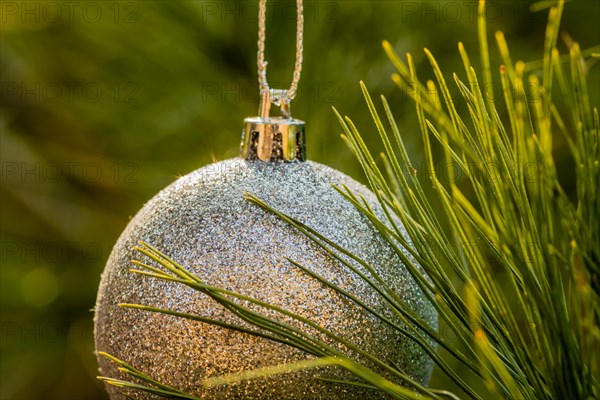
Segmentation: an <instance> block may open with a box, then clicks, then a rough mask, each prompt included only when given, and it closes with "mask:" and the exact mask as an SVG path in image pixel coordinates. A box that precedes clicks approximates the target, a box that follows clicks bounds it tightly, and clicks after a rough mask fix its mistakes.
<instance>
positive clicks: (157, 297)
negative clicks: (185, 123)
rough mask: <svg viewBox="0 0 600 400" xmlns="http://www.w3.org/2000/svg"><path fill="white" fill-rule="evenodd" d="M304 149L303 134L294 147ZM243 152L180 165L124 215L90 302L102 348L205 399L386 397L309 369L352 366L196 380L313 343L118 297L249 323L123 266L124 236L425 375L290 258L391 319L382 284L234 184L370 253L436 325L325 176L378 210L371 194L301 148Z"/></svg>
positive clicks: (415, 355)
mask: <svg viewBox="0 0 600 400" xmlns="http://www.w3.org/2000/svg"><path fill="white" fill-rule="evenodd" d="M255 139H256V138H255ZM300 151H302V149H301V148H300V147H298V154H300ZM250 153H252V152H250ZM252 154H254V156H252ZM252 154H250V155H249V153H248V152H247V153H246V157H247V158H250V159H251V160H247V159H241V158H236V159H231V160H227V161H222V162H218V163H215V164H212V165H208V166H206V167H204V168H201V169H199V170H197V171H195V172H192V173H191V174H189V175H187V176H184V177H182V178H180V179H178V180H177V181H176V182H174V183H173V184H171V185H170V186H168V187H167V188H165V189H164V190H162V191H161V192H160V193H159V194H158V195H156V196H155V197H154V198H153V199H152V200H150V201H149V202H148V203H147V204H146V205H145V206H144V207H143V208H142V209H141V210H140V211H139V212H138V214H137V215H136V216H135V217H134V218H133V219H132V220H131V222H130V223H129V225H128V226H127V228H126V229H125V231H124V232H123V234H122V235H121V237H120V239H119V240H118V242H117V244H116V245H115V247H114V249H113V252H112V254H111V255H110V258H109V260H108V263H107V266H106V269H105V270H104V273H103V275H102V280H101V283H100V288H99V292H98V299H97V303H96V308H95V340H96V349H97V351H103V352H107V353H110V354H112V355H114V356H116V357H118V358H120V359H122V360H124V361H126V362H127V363H129V364H131V365H133V366H134V367H136V368H137V369H139V370H141V371H143V372H144V373H146V374H148V375H149V376H151V377H152V378H153V379H155V380H157V381H159V382H161V383H165V384H168V385H171V386H174V387H176V388H178V389H180V390H182V391H184V392H186V393H189V394H193V395H196V396H198V397H200V398H202V399H219V400H228V399H295V400H296V399H377V398H383V397H382V396H381V395H379V394H378V392H376V391H373V390H370V389H366V388H360V387H354V386H348V385H341V384H333V383H328V382H325V381H323V380H319V379H318V378H319V377H324V378H334V379H344V380H348V379H351V380H352V379H354V380H355V379H356V378H353V377H352V376H351V375H350V374H349V373H348V372H346V371H344V370H342V369H340V368H337V367H324V368H318V369H311V370H304V371H300V372H292V373H287V374H281V375H277V376H273V377H269V378H265V379H259V380H252V381H244V382H240V383H236V384H232V385H227V386H220V387H215V388H210V389H207V388H204V387H203V386H202V381H203V379H205V378H207V377H213V376H219V375H223V374H227V373H233V372H240V371H247V370H252V369H257V368H261V367H266V366H273V365H279V364H283V363H289V362H294V361H298V360H302V359H307V358H310V357H312V356H310V355H308V354H306V353H304V352H302V351H300V350H298V349H295V348H292V347H290V346H286V345H284V344H281V343H276V342H274V341H270V340H267V339H262V338H257V337H254V336H250V335H247V334H243V333H239V332H235V331H231V330H227V329H225V328H221V327H217V326H215V325H211V324H208V323H203V322H199V321H191V320H188V319H184V318H178V317H174V316H168V315H164V314H159V313H153V312H148V311H140V310H135V309H128V308H122V307H119V306H118V304H119V303H137V304H143V305H149V306H153V307H158V308H165V309H171V310H175V311H179V312H185V313H191V314H197V315H202V316H204V317H208V318H213V319H219V320H222V321H225V322H229V323H235V324H242V325H244V324H245V323H244V322H243V321H241V320H239V319H238V318H237V317H235V316H233V315H232V314H231V313H229V312H228V311H227V310H225V309H224V308H223V307H221V306H220V305H218V304H217V303H215V302H214V301H213V300H212V299H210V298H209V297H208V296H206V295H204V294H201V293H199V292H197V291H194V290H192V289H190V288H188V287H186V286H183V285H180V284H177V283H173V282H167V281H162V280H158V279H155V278H150V277H145V276H142V275H139V274H135V273H131V272H130V271H129V270H130V268H131V267H132V264H131V260H132V259H140V255H139V253H134V251H133V249H132V248H133V246H134V245H135V244H136V243H137V241H139V240H143V241H145V242H147V243H150V244H152V245H153V246H155V247H157V248H158V249H160V250H161V251H163V252H164V253H165V254H167V255H168V256H169V257H171V258H172V259H174V260H175V261H177V262H178V263H180V264H181V265H183V266H185V267H186V268H188V269H189V270H190V271H191V272H193V273H194V274H196V275H197V276H198V277H200V278H201V279H203V280H204V281H205V282H207V283H209V284H212V285H215V286H218V287H222V288H225V289H228V290H233V291H236V292H239V293H241V294H244V295H247V296H250V297H253V298H256V299H259V300H262V301H265V302H268V303H271V304H274V305H276V306H279V307H282V308H285V309H287V310H290V311H292V312H294V313H297V314H299V315H301V316H302V317H305V318H309V319H311V320H313V321H315V322H316V323H317V324H319V325H320V326H322V327H325V328H327V329H329V330H331V331H332V332H333V333H335V334H337V335H339V336H341V337H344V338H345V339H347V340H349V341H351V342H353V343H355V344H356V345H358V346H360V347H361V348H363V349H365V350H366V351H368V352H370V353H372V354H374V355H375V356H377V357H378V358H380V359H383V360H386V361H388V362H393V363H395V364H396V365H398V366H400V367H401V368H402V369H403V370H404V371H405V372H407V373H408V374H410V375H411V376H412V377H413V378H414V379H415V380H416V381H417V382H420V383H422V384H427V382H428V381H429V378H430V375H431V370H432V367H433V365H432V361H431V359H430V358H428V356H427V355H426V354H425V353H424V352H423V351H422V349H420V348H419V347H418V346H417V345H416V344H415V343H413V342H411V341H410V340H409V339H408V338H406V337H405V336H402V335H401V334H400V333H398V332H397V331H394V330H393V329H391V328H390V327H389V326H388V325H386V324H384V323H382V322H381V321H380V320H379V319H377V318H375V317H374V316H373V315H371V314H369V313H367V312H366V311H365V310H364V309H362V308H360V307H358V306H357V305H355V304H354V303H352V302H351V301H349V300H348V299H346V298H344V297H343V296H341V295H340V294H338V293H336V292H335V291H333V290H332V289H329V288H327V287H326V286H325V285H324V284H322V283H320V282H319V281H317V280H316V279H314V278H311V277H310V276H308V275H307V274H305V273H304V272H303V271H301V270H300V269H299V268H297V267H295V266H294V265H292V264H291V263H290V262H289V261H287V260H286V258H289V259H292V260H294V261H296V262H298V263H299V264H301V265H304V266H306V267H307V268H309V269H311V270H312V271H314V272H315V273H317V274H318V275H321V276H323V277H325V278H326V279H328V280H329V281H331V282H333V283H335V284H336V285H338V286H340V287H341V288H342V289H344V290H346V291H348V292H350V293H352V294H353V295H355V296H357V297H358V298H360V299H361V300H362V301H363V302H364V303H366V304H368V305H369V306H371V307H372V308H374V309H375V310H377V311H378V312H380V313H382V314H384V315H386V316H388V317H390V318H391V319H394V318H395V317H394V316H393V314H392V313H391V312H390V310H389V309H388V308H387V307H386V306H385V303H384V301H383V300H382V299H381V297H380V296H378V295H377V294H376V292H375V291H374V290H373V289H372V288H371V287H370V286H369V285H368V284H367V283H365V282H364V281H363V280H362V279H361V278H360V277H359V276H358V275H356V274H355V273H353V272H352V271H350V270H349V269H348V268H347V267H345V266H343V265H342V264H341V263H339V262H337V261H335V260H333V259H332V258H331V257H329V256H328V255H327V253H326V252H325V251H324V250H323V249H321V248H320V247H318V246H317V245H316V244H315V243H313V242H312V241H311V240H310V239H308V238H307V237H306V236H304V235H303V234H301V233H300V232H298V231H297V230H295V229H294V228H293V227H291V226H290V225H288V224H287V223H286V222H284V221H282V220H280V219H279V218H277V217H276V216H275V215H272V214H270V213H268V212H266V211H264V210H263V209H261V208H260V207H258V206H256V205H254V204H252V203H251V202H249V201H247V200H245V199H244V198H243V194H244V192H249V193H251V194H253V195H255V196H257V197H258V198H260V199H262V200H263V201H265V202H266V203H267V204H269V205H271V206H272V207H274V208H275V209H277V210H279V211H281V212H283V213H285V214H287V215H290V216H291V217H293V218H295V219H298V220H300V221H301V222H302V223H304V224H306V225H308V226H309V227H311V228H313V229H314V230H316V231H317V232H319V233H321V234H322V235H324V236H325V237H327V238H328V239H330V240H332V241H333V242H335V243H337V244H339V245H340V246H342V247H344V248H345V249H347V250H349V251H350V252H352V253H353V254H355V255H357V256H359V257H360V258H361V259H363V260H365V261H366V262H368V263H369V264H370V265H372V266H373V267H374V268H375V269H376V271H377V272H378V273H379V274H380V275H381V276H382V277H383V278H384V279H385V280H386V282H387V283H388V284H389V285H390V286H391V287H392V288H393V290H394V291H395V292H396V293H397V295H398V296H399V297H400V298H401V299H402V300H403V301H404V302H406V304H407V305H409V306H410V307H411V308H412V309H413V310H415V311H416V312H417V314H418V315H420V316H421V317H422V318H423V319H424V320H426V321H428V322H429V324H430V325H431V326H432V327H434V328H436V327H437V314H436V312H435V309H434V308H433V306H432V305H431V304H430V303H429V302H428V301H427V299H426V298H425V296H424V295H423V293H422V292H421V291H420V290H419V288H418V287H417V285H416V284H415V282H414V281H413V280H412V278H411V277H410V274H409V272H408V271H407V269H406V267H405V266H403V264H402V263H401V261H400V259H399V257H398V256H397V255H396V254H395V253H394V252H393V250H392V249H391V247H390V246H389V244H387V243H386V242H385V240H384V239H383V238H381V237H380V236H379V234H378V233H377V232H376V230H375V228H374V227H373V226H372V225H371V224H370V223H369V222H368V220H367V219H366V217H365V216H363V215H362V214H360V213H359V212H358V211H357V210H356V209H355V208H354V207H353V205H352V204H351V203H349V202H348V201H347V200H346V199H345V198H344V197H343V196H342V195H340V194H339V193H338V192H336V191H335V190H334V189H333V188H332V187H331V184H336V185H346V186H347V187H348V188H349V189H351V190H352V191H353V192H355V193H356V194H359V195H362V196H364V197H365V199H366V200H367V201H368V202H369V203H370V204H371V206H372V207H373V208H374V209H375V210H376V212H378V213H380V214H382V211H381V208H380V207H379V205H378V204H377V200H376V198H375V196H374V195H373V194H372V193H371V192H370V191H369V190H368V189H366V188H365V187H364V186H362V185H361V184H359V183H357V182H356V181H354V180H353V179H351V178H349V177H348V176H346V175H344V174H342V173H341V172H339V171H336V170H334V169H332V168H329V167H327V166H324V165H321V164H317V163H314V162H310V161H307V162H299V161H295V162H280V161H277V162H263V161H260V160H252V158H256V157H255V156H256V155H257V153H256V152H254V153H252ZM277 154H278V155H277V157H279V156H281V154H280V153H277ZM382 217H383V216H382ZM358 268H359V269H361V270H363V271H364V269H363V268H362V267H360V266H358ZM365 273H366V274H367V275H368V273H367V272H366V271H365ZM263 311H264V310H263ZM400 324H401V323H400ZM246 326H247V325H246ZM330 343H331V341H330ZM332 344H333V343H332ZM333 345H334V346H336V345H335V344H333ZM337 347H338V348H340V349H342V350H345V349H343V348H342V347H340V346H339V345H337ZM345 351H347V350H345ZM98 361H99V364H100V372H101V374H102V375H103V376H108V377H113V378H119V379H130V377H128V376H125V375H124V374H122V373H121V372H119V371H118V369H117V366H116V365H115V364H114V363H112V362H111V361H110V360H107V359H106V358H104V357H98ZM106 388H107V391H108V393H109V394H110V397H111V399H122V398H125V396H124V395H123V394H122V391H121V390H122V389H119V388H116V387H113V386H110V385H107V387H106ZM130 394H132V395H133V396H134V397H135V398H140V399H150V398H155V397H153V396H152V395H149V394H145V393H141V392H135V393H133V392H130Z"/></svg>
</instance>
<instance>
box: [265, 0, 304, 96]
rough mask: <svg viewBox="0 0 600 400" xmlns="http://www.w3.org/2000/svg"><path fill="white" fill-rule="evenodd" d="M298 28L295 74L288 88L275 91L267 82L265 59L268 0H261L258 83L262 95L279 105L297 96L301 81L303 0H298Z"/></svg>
mask: <svg viewBox="0 0 600 400" xmlns="http://www.w3.org/2000/svg"><path fill="white" fill-rule="evenodd" d="M297 9H298V17H297V28H296V64H295V66H294V76H293V79H292V83H291V85H290V88H289V89H288V90H282V91H275V90H271V89H270V88H269V83H268V82H267V64H268V63H267V62H266V61H265V37H266V16H267V0H260V1H259V4H258V57H257V62H258V83H259V84H260V93H261V96H263V97H264V96H269V97H270V101H271V102H272V103H275V104H277V105H279V103H280V102H281V104H289V103H290V102H291V101H292V100H294V98H295V97H296V93H297V92H298V82H299V81H300V72H302V49H303V44H302V34H303V33H304V7H303V5H302V0H297Z"/></svg>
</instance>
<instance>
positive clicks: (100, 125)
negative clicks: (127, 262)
mask: <svg viewBox="0 0 600 400" xmlns="http://www.w3.org/2000/svg"><path fill="white" fill-rule="evenodd" d="M533 3H534V2H533V1H490V2H489V4H488V16H487V17H488V23H489V33H490V43H491V45H490V47H491V49H493V50H495V45H494V42H493V32H494V31H496V30H498V29H501V30H503V31H504V32H505V34H506V37H507V40H508V42H509V45H510V47H511V51H512V56H513V59H514V60H519V59H521V60H525V61H535V60H539V59H541V56H542V48H543V47H542V46H543V40H544V28H545V23H546V12H545V11H541V12H537V13H532V12H531V6H532V4H533ZM547 3H550V4H551V3H553V2H552V1H550V2H547ZM476 7H477V6H476V2H475V1H473V0H458V1H393V0H386V1H372V0H360V1H329V0H321V1H314V0H313V1H311V0H308V1H305V44H304V49H305V53H304V59H305V61H304V69H303V72H302V80H301V84H300V93H299V96H298V97H297V99H296V101H295V102H294V103H293V110H292V111H293V115H294V116H295V117H297V118H300V119H304V120H305V121H307V124H308V131H307V133H308V154H309V157H310V158H311V159H313V160H315V161H318V162H321V163H324V164H328V165H331V166H334V167H335V168H337V169H340V170H342V171H344V172H346V173H348V174H349V175H351V176H353V177H355V178H356V179H358V180H363V177H362V175H361V172H360V169H359V166H358V165H357V163H356V162H355V161H354V159H353V158H352V155H351V153H350V152H349V151H348V149H347V148H346V147H345V145H344V144H343V142H342V141H341V140H340V138H339V133H340V127H339V126H338V124H337V122H336V120H335V118H334V115H333V113H332V111H331V107H332V106H335V107H336V108H338V109H339V110H340V111H341V112H342V113H344V114H347V115H349V116H351V117H352V118H353V119H354V120H355V121H356V122H357V124H358V126H359V128H360V129H361V130H362V131H363V133H364V134H365V136H366V139H367V141H368V142H369V143H370V144H371V145H373V146H374V147H375V148H377V146H378V144H377V140H376V133H375V130H374V127H373V125H372V123H371V122H370V118H369V115H368V110H367V108H366V105H365V104H364V102H363V100H362V97H361V93H360V89H359V87H358V82H359V80H361V79H362V80H364V81H365V82H366V84H367V85H368V87H369V88H370V90H371V91H372V93H373V94H376V95H378V94H385V95H386V96H387V97H388V98H389V100H390V102H391V105H392V108H393V109H394V111H395V114H396V118H397V120H398V124H399V126H400V127H401V130H402V132H403V133H404V135H405V137H406V138H407V141H408V143H409V147H410V149H409V150H410V151H411V154H412V155H413V157H414V160H415V164H416V165H417V166H418V165H419V163H420V162H421V156H420V147H419V146H420V144H419V139H418V138H419V135H418V133H417V132H418V131H417V127H416V120H415V115H414V112H413V106H412V104H411V103H410V101H409V100H408V99H407V98H406V96H404V95H402V93H401V92H400V91H399V90H398V88H396V87H394V85H393V84H392V82H391V80H390V74H391V73H392V72H393V68H392V66H391V64H390V62H389V61H388V60H387V59H386V57H385V55H384V53H383V50H382V48H381V41H382V40H384V39H387V40H389V41H390V42H391V43H392V44H393V45H394V47H395V48H396V50H397V51H398V52H399V53H400V54H404V53H406V52H411V53H413V55H414V58H415V62H416V64H417V67H418V70H419V75H420V77H422V78H425V79H427V78H430V77H432V74H431V72H430V70H429V68H428V62H427V60H426V59H425V58H424V54H423V51H422V49H423V48H424V47H427V48H428V49H430V50H431V51H432V52H433V53H434V54H435V55H436V57H437V59H438V61H439V63H440V65H441V67H442V68H443V70H444V71H446V73H447V75H448V76H451V75H450V74H451V73H452V72H454V71H456V72H458V73H459V75H460V76H461V77H464V73H462V67H461V65H460V58H459V56H458V52H457V42H458V41H462V42H463V43H464V44H465V47H466V48H467V50H468V51H470V52H471V57H472V59H473V61H474V64H475V65H479V64H478V62H477V61H478V60H477V57H476V54H477V41H476V20H475V18H476ZM268 10H269V11H268V26H267V60H268V61H269V62H270V64H269V66H270V68H269V75H268V76H269V81H270V83H271V87H278V88H283V87H287V86H288V84H289V80H290V78H291V73H292V69H293V63H294V35H295V2H294V1H292V0H288V1H273V2H270V3H269V8H268ZM599 20H600V2H597V1H595V0H589V1H588V0H580V1H572V2H569V3H568V4H567V7H566V10H565V15H564V22H563V25H562V36H561V38H560V39H559V40H560V43H561V44H560V47H561V49H562V51H563V52H566V51H568V46H569V44H570V41H571V40H576V41H578V42H580V43H581V46H582V48H583V49H587V48H590V47H592V46H596V45H598V43H599V42H600V28H599V24H598V21H599ZM0 32H1V35H2V38H1V56H0V67H1V74H2V78H1V79H2V88H1V89H2V92H1V101H2V112H1V116H0V128H1V153H0V154H1V166H2V169H1V185H2V188H1V190H0V195H1V209H0V210H1V230H2V231H1V232H2V238H1V249H2V255H1V270H0V277H1V294H0V299H1V302H2V315H1V338H0V352H1V356H2V360H1V367H0V374H1V375H0V398H1V399H96V398H98V399H102V398H105V394H104V391H103V388H102V385H101V384H100V383H99V382H98V381H97V380H96V378H95V377H96V375H97V367H96V360H95V357H94V354H93V350H94V349H93V333H92V317H93V313H92V311H91V309H92V308H93V306H94V302H95V297H96V289H97V286H98V282H99V279H100V273H101V272H102V269H103V267H104V263H105V261H106V259H107V257H108V255H109V252H110V250H111V247H112V245H113V243H114V242H115V241H116V239H117V238H118V236H119V234H120V232H121V231H122V229H123V228H124V227H125V225H126V224H127V222H128V220H129V219H130V218H131V216H133V215H134V214H135V213H136V211H137V210H138V209H139V208H140V207H141V206H142V204H143V203H144V202H145V201H146V200H147V199H149V198H150V197H152V196H153V195H154V194H155V193H156V192H157V191H159V190H160V189H161V188H163V187H164V186H166V185H167V184H169V183H170V182H172V181H173V180H174V179H176V178H177V177H178V176H181V175H183V174H186V173H188V172H190V171H192V170H194V169H196V168H199V167H201V166H203V165H205V164H207V163H210V162H213V161H216V160H223V159H226V158H230V157H235V156H237V154H238V149H239V140H240V133H241V127H242V120H243V118H244V117H246V116H252V115H255V114H256V113H257V109H258V85H257V78H256V36H257V1H230V0H226V1H203V0H187V1H180V0H172V1H161V0H156V1H148V0H145V1H135V0H134V1H127V0H123V1H83V0H80V1H77V2H71V1H3V2H2V3H1V31H0ZM492 63H493V65H498V64H499V60H498V58H497V57H494V58H493V59H492ZM592 68H595V70H592V71H595V72H594V73H591V74H590V79H591V83H592V90H591V95H592V100H593V103H594V104H596V105H597V104H598V93H599V92H600V90H598V88H599V85H598V73H597V71H598V69H597V66H596V67H593V66H592ZM531 72H532V73H536V71H535V70H532V71H531ZM561 151H562V150H561V148H560V146H559V147H558V149H557V156H558V158H559V160H560V158H561ZM563 167H564V168H563ZM569 168H570V167H569V165H568V163H567V162H566V161H565V165H564V166H563V165H561V164H560V163H559V170H568V169H569ZM425 175H426V174H424V175H423V179H426V176H425ZM431 384H432V385H434V386H438V387H440V386H444V387H447V388H452V386H451V385H450V384H449V383H448V382H447V381H446V379H445V378H444V376H443V375H442V374H440V373H438V371H436V373H435V374H434V377H433V380H432V383H431Z"/></svg>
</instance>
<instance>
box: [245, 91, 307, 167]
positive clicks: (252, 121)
mask: <svg viewBox="0 0 600 400" xmlns="http://www.w3.org/2000/svg"><path fill="white" fill-rule="evenodd" d="M271 102H273V103H275V104H276V105H279V106H280V108H281V117H270V116H269V113H270V111H271ZM259 113H260V117H250V118H246V119H245V120H244V130H243V131H242V143H241V146H240V157H241V158H243V159H246V160H260V161H267V162H273V161H286V162H291V161H304V160H306V146H305V145H304V136H305V123H304V121H301V120H298V119H294V118H292V116H291V112H290V103H289V100H287V91H286V90H278V89H270V90H268V91H265V92H264V93H262V96H261V104H260V109H259Z"/></svg>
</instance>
